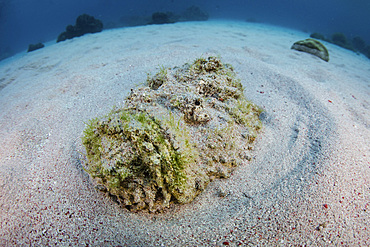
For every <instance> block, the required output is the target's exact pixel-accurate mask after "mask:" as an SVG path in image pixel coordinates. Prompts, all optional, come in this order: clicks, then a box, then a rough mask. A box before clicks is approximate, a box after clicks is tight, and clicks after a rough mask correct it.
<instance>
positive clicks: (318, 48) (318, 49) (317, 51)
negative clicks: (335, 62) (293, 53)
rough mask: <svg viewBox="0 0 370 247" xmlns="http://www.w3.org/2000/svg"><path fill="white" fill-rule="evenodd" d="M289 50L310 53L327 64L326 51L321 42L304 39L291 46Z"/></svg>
mask: <svg viewBox="0 0 370 247" xmlns="http://www.w3.org/2000/svg"><path fill="white" fill-rule="evenodd" d="M291 49H294V50H297V51H303V52H307V53H310V54H312V55H315V56H317V57H319V58H321V59H322V60H324V61H326V62H329V52H328V50H327V49H326V47H325V46H324V45H323V44H322V43H321V42H319V41H317V40H315V39H305V40H300V41H297V42H295V43H294V44H293V45H292V47H291Z"/></svg>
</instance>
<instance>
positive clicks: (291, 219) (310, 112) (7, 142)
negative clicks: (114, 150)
mask: <svg viewBox="0 0 370 247" xmlns="http://www.w3.org/2000/svg"><path fill="white" fill-rule="evenodd" d="M307 37H308V34H307V33H303V32H298V31H294V30H288V29H282V28H276V27H271V26H265V25H261V24H248V23H242V22H203V23H179V24H171V25H160V26H156V25H154V26H145V27H135V28H126V29H116V30H109V31H104V32H102V33H98V34H93V35H86V36H84V37H80V38H76V39H73V40H69V41H65V42H61V43H58V44H53V45H49V46H47V47H45V48H43V49H41V50H38V51H35V52H32V53H28V54H24V55H18V56H17V57H15V58H12V59H8V60H5V61H2V62H0V88H2V89H1V90H0V136H1V139H0V160H1V162H0V246H14V245H28V244H31V245H33V246H40V245H54V244H57V245H63V246H68V245H72V246H85V245H89V246H117V245H120V246H156V245H164V246H201V245H204V246H215V245H216V246H222V245H224V244H227V243H228V244H229V245H231V246H236V245H239V244H242V245H248V244H249V245H252V246H265V245H269V246H276V245H282V246H284V245H305V244H307V245H310V246H334V245H341V244H343V246H365V245H366V243H367V244H368V243H369V242H370V237H369V236H370V213H369V212H370V157H369V156H370V150H369V149H370V130H369V128H370V111H369V108H370V104H369V101H370V97H369V95H370V90H369V87H370V60H369V59H367V58H365V57H363V56H359V55H356V54H355V53H353V52H350V51H347V50H344V49H342V48H339V47H336V46H334V45H331V44H327V43H325V45H326V46H327V48H328V49H329V52H330V61H329V63H326V62H325V61H323V60H320V59H319V58H317V57H314V56H312V55H310V54H306V53H302V52H298V51H294V50H290V46H291V45H292V44H293V43H294V42H295V41H298V40H300V39H304V38H307ZM209 55H220V56H221V57H222V61H224V62H227V63H230V64H232V65H233V66H234V68H235V70H236V72H237V73H238V76H239V77H240V78H241V79H242V83H243V85H244V87H245V94H246V96H247V98H249V99H250V100H252V101H253V102H255V103H257V104H258V105H260V106H262V107H263V108H264V109H265V110H266V112H265V115H264V116H263V118H264V129H263V132H262V133H261V134H260V135H259V138H258V140H257V142H256V147H255V153H254V155H255V157H254V159H253V160H252V161H251V162H250V163H248V164H246V165H244V166H242V167H239V168H238V169H236V170H235V172H234V174H233V175H232V176H231V178H229V179H223V180H216V181H214V182H213V183H211V184H210V185H209V186H208V187H207V189H206V190H205V191H204V192H203V193H202V194H201V195H200V196H199V197H198V198H196V200H195V201H194V202H192V203H190V204H187V205H180V206H175V207H173V208H171V209H170V210H168V212H166V213H164V214H156V215H149V214H147V213H137V214H134V213H130V212H128V211H127V210H125V209H122V208H120V207H119V206H118V205H116V204H115V203H114V202H113V201H112V200H110V199H109V198H106V197H104V195H103V194H101V193H100V192H97V191H96V190H95V189H94V184H93V183H92V181H91V180H90V178H89V176H88V175H87V173H86V172H85V171H83V169H82V164H81V162H82V160H83V156H82V155H81V154H80V153H83V152H84V148H83V146H82V144H81V140H80V137H81V136H82V132H83V130H84V127H85V125H84V122H86V121H87V120H89V119H91V118H93V117H96V116H101V115H102V114H105V113H107V112H108V111H109V110H110V109H112V107H113V106H114V105H117V106H119V105H121V104H122V103H123V101H124V99H125V97H126V96H127V94H128V92H129V90H130V88H132V87H135V86H138V85H140V83H142V82H144V81H145V80H146V77H147V72H150V73H151V74H154V73H155V72H156V71H157V69H158V68H159V66H161V65H164V66H168V67H174V66H181V65H183V64H184V63H186V62H192V61H193V60H194V59H195V58H198V57H200V56H204V57H206V56H209ZM219 187H222V188H223V189H224V190H225V191H226V192H227V193H228V195H227V196H226V197H223V198H221V197H219V196H218V195H217V191H218V188H219Z"/></svg>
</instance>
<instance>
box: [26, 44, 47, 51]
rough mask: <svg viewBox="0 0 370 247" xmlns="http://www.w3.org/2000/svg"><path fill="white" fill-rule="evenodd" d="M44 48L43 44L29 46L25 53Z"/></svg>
mask: <svg viewBox="0 0 370 247" xmlns="http://www.w3.org/2000/svg"><path fill="white" fill-rule="evenodd" d="M44 47H45V45H44V44H43V43H37V44H30V45H29V46H28V50H27V52H31V51H36V50H38V49H41V48H44Z"/></svg>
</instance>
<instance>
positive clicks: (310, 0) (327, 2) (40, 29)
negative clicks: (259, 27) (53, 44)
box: [0, 0, 370, 59]
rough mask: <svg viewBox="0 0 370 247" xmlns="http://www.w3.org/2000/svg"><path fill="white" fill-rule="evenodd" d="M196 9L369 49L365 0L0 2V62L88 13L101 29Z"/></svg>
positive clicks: (212, 16) (369, 23)
mask: <svg viewBox="0 0 370 247" xmlns="http://www.w3.org/2000/svg"><path fill="white" fill-rule="evenodd" d="M192 5H195V6H198V7H199V8H200V9H201V10H202V11H204V12H206V13H208V14H209V18H210V19H237V20H242V21H255V22H263V23H269V24H273V25H279V26H285V27H289V28H295V29H299V30H303V31H307V32H319V33H322V34H324V35H328V36H330V35H331V34H333V33H335V32H341V33H344V34H345V35H346V36H347V37H348V39H351V38H353V37H355V36H359V37H361V38H362V39H363V40H364V41H365V42H366V43H367V45H370V1H369V0H279V1H276V0H187V1H184V0H182V1H181V0H155V1H153V0H37V1H30V0H0V59H2V58H4V57H7V56H10V55H12V54H15V53H17V52H21V51H24V50H26V49H27V47H28V45H29V44H34V43H38V42H47V41H50V40H54V39H56V38H57V36H58V35H59V34H60V33H61V32H63V31H64V30H65V28H66V26H67V25H68V24H74V23H75V21H76V18H77V16H79V15H81V14H83V13H86V14H89V15H92V16H94V17H95V18H98V19H100V20H101V21H102V22H103V24H104V27H105V28H107V27H118V26H125V25H128V24H129V25H132V24H133V22H134V21H135V20H136V21H137V22H138V23H139V20H143V19H144V18H145V17H150V16H151V15H152V13H154V12H167V11H170V12H173V13H174V14H181V13H182V12H183V11H184V10H185V9H186V8H188V7H190V6H192Z"/></svg>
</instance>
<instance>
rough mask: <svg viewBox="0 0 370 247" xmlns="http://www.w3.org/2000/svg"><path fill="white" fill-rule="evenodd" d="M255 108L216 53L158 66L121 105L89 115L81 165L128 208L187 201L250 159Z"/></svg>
mask: <svg viewBox="0 0 370 247" xmlns="http://www.w3.org/2000/svg"><path fill="white" fill-rule="evenodd" d="M260 113H261V109H260V108H259V107H258V106H256V105H255V104H253V103H252V102H250V101H248V100H247V99H246V98H245V96H244V93H243V87H242V84H241V83H240V81H239V80H237V79H236V78H235V73H234V71H233V68H232V67H231V66H230V65H226V64H223V63H221V61H220V60H219V59H218V58H216V57H209V58H207V59H203V58H200V59H197V60H195V62H194V63H192V64H186V65H184V66H183V67H182V68H173V69H165V68H162V69H161V71H160V72H158V73H157V74H156V75H155V76H153V77H152V78H148V80H147V86H144V87H140V88H137V89H131V93H130V95H129V96H128V97H127V99H126V102H125V105H124V106H123V107H122V108H119V109H113V110H112V111H111V112H110V113H109V114H107V115H106V116H104V117H100V118H97V119H93V120H91V121H90V122H89V124H88V126H87V128H86V129H85V131H84V136H83V138H82V141H83V144H84V146H85V148H86V152H87V164H86V167H87V168H86V170H87V172H88V173H89V174H90V175H91V176H92V177H93V178H95V179H96V181H97V183H98V184H99V188H100V190H102V191H106V192H107V193H108V194H109V195H111V196H113V197H115V199H116V200H117V201H118V202H119V203H120V204H121V205H122V206H124V207H126V208H127V209H129V210H131V211H140V210H149V212H160V211H163V209H165V208H166V207H168V206H169V205H170V204H171V203H180V204H182V203H189V202H191V201H192V200H193V199H194V198H195V197H196V196H197V195H198V194H199V193H200V192H202V191H203V190H204V189H205V188H206V186H207V185H208V183H209V182H210V181H212V180H213V179H215V178H227V177H229V176H230V173H231V171H232V170H233V169H234V168H235V167H236V166H238V165H240V164H242V163H245V162H247V161H248V160H250V157H251V152H252V148H253V142H254V140H255V138H256V136H257V133H258V130H259V129H260V128H261V127H262V124H261V121H260V119H259V115H260Z"/></svg>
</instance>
